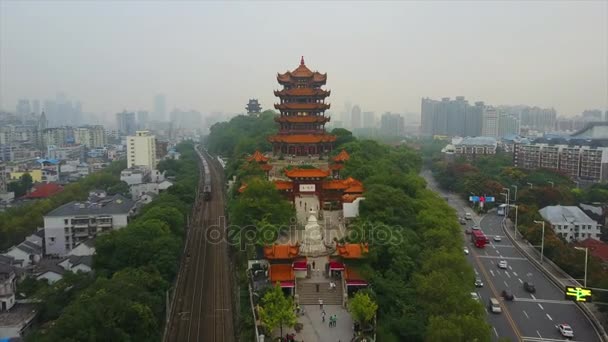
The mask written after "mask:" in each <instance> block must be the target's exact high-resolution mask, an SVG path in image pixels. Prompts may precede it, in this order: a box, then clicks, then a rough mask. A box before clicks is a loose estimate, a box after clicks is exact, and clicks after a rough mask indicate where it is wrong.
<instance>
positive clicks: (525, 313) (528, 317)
mask: <svg viewBox="0 0 608 342" xmlns="http://www.w3.org/2000/svg"><path fill="white" fill-rule="evenodd" d="M523 311H524V315H526V318H527V319H530V316H528V313H527V312H526V310H523Z"/></svg>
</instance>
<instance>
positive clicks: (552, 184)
mask: <svg viewBox="0 0 608 342" xmlns="http://www.w3.org/2000/svg"><path fill="white" fill-rule="evenodd" d="M547 183H549V184H551V187H552V188H554V187H555V183H553V182H552V181H547Z"/></svg>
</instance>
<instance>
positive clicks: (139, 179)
mask: <svg viewBox="0 0 608 342" xmlns="http://www.w3.org/2000/svg"><path fill="white" fill-rule="evenodd" d="M150 171H151V170H149V169H147V168H128V169H124V170H122V171H121V172H120V180H121V181H123V182H125V183H127V184H128V185H129V186H131V185H134V184H142V183H150V182H151V181H152V178H151V175H150Z"/></svg>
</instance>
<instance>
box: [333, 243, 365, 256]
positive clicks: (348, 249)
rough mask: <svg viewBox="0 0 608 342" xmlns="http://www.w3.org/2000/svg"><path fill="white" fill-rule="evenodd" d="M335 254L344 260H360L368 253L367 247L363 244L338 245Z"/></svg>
mask: <svg viewBox="0 0 608 342" xmlns="http://www.w3.org/2000/svg"><path fill="white" fill-rule="evenodd" d="M336 252H338V254H339V255H340V256H341V257H342V258H344V259H360V258H363V257H365V255H366V254H367V253H369V245H368V244H363V243H345V244H338V245H337V246H336Z"/></svg>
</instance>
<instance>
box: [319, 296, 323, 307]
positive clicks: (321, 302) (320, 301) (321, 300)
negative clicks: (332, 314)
mask: <svg viewBox="0 0 608 342" xmlns="http://www.w3.org/2000/svg"><path fill="white" fill-rule="evenodd" d="M319 309H321V310H323V299H321V298H319Z"/></svg>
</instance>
